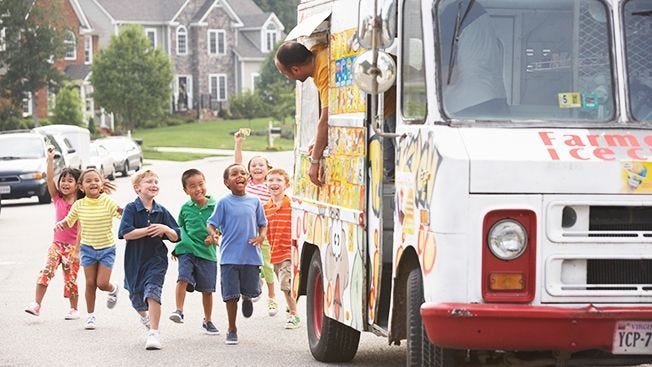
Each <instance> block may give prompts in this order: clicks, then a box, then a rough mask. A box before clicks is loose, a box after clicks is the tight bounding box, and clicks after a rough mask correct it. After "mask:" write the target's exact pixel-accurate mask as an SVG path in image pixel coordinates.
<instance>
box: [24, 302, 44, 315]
mask: <svg viewBox="0 0 652 367" xmlns="http://www.w3.org/2000/svg"><path fill="white" fill-rule="evenodd" d="M25 312H27V313H28V314H30V315H34V316H38V315H40V314H41V306H39V304H38V303H36V302H31V303H30V304H28V305H27V307H25Z"/></svg>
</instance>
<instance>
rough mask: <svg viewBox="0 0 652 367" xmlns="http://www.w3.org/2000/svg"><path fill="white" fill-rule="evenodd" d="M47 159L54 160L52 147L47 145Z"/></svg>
mask: <svg viewBox="0 0 652 367" xmlns="http://www.w3.org/2000/svg"><path fill="white" fill-rule="evenodd" d="M48 159H54V145H48Z"/></svg>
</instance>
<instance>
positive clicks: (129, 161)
mask: <svg viewBox="0 0 652 367" xmlns="http://www.w3.org/2000/svg"><path fill="white" fill-rule="evenodd" d="M95 142H97V144H100V145H102V146H103V147H105V148H106V149H107V150H108V151H109V152H111V156H112V157H113V162H114V163H113V165H114V166H115V170H116V171H117V172H121V173H122V176H129V171H130V170H132V169H133V170H136V171H139V170H140V169H141V168H142V167H143V152H142V151H141V150H140V146H138V144H136V142H134V141H133V140H131V139H130V138H128V137H126V136H110V137H108V138H102V139H97V140H95Z"/></svg>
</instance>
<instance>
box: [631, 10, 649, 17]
mask: <svg viewBox="0 0 652 367" xmlns="http://www.w3.org/2000/svg"><path fill="white" fill-rule="evenodd" d="M632 15H640V16H643V17H650V16H652V10H643V11H636V12H633V13H632Z"/></svg>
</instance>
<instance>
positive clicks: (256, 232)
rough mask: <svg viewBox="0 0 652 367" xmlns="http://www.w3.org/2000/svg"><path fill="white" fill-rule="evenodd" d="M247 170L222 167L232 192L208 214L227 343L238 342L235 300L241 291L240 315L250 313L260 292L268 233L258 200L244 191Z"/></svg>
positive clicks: (239, 167) (238, 166)
mask: <svg viewBox="0 0 652 367" xmlns="http://www.w3.org/2000/svg"><path fill="white" fill-rule="evenodd" d="M247 178H248V174H247V170H246V169H245V168H244V166H243V165H241V164H237V163H234V164H232V165H230V166H228V167H227V168H226V169H225V170H224V185H226V187H228V188H229V190H231V194H228V195H226V196H224V197H223V198H222V199H220V201H219V202H218V203H217V206H215V211H214V212H213V215H211V217H210V218H208V221H207V222H208V232H209V234H210V236H211V237H212V238H213V239H214V241H216V242H217V239H218V238H219V237H220V236H222V242H221V244H220V245H219V246H220V273H221V286H222V299H223V300H224V302H225V303H226V313H227V316H228V319H229V329H228V332H227V334H226V344H238V333H237V328H236V324H235V320H236V314H237V313H238V300H239V299H240V295H241V294H242V315H243V316H244V317H250V316H251V314H252V313H253V304H252V302H251V299H252V298H255V297H258V296H259V295H260V282H259V278H260V270H259V267H260V266H261V265H263V262H262V257H261V253H260V246H261V244H262V243H263V239H265V236H266V234H267V220H266V219H265V212H264V210H263V205H262V204H261V203H260V200H259V199H258V198H256V197H255V196H251V195H247V194H246V192H245V187H246V186H247Z"/></svg>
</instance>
